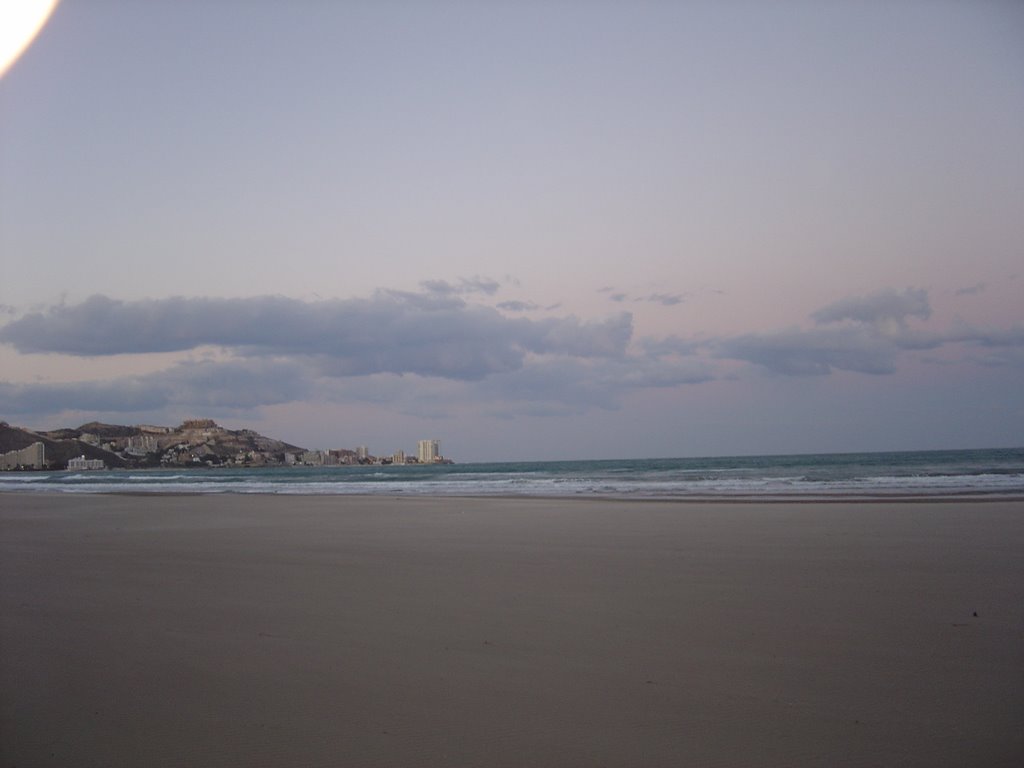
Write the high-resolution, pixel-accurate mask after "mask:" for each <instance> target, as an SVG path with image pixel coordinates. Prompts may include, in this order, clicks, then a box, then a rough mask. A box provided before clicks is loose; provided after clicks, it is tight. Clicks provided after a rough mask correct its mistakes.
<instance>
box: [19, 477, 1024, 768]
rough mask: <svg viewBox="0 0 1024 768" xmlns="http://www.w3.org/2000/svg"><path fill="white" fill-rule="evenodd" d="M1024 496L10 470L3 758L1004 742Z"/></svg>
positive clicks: (898, 747) (114, 762)
mask: <svg viewBox="0 0 1024 768" xmlns="http://www.w3.org/2000/svg"><path fill="white" fill-rule="evenodd" d="M1022 512H1024V506H1022V504H1021V502H1020V501H995V500H992V501H986V502H985V503H978V501H977V500H973V499H972V500H964V499H952V498H949V499H928V500H927V501H910V502H908V501H907V500H904V499H900V500H898V501H893V500H885V501H875V502H870V503H869V502H865V501H861V500H857V501H850V500H841V501H840V500H837V501H836V502H835V503H820V502H813V503H794V502H793V501H786V502H780V503H766V502H765V501H744V502H739V503H737V502H736V501H735V500H724V499H720V500H716V501H715V502H714V503H709V502H708V501H706V500H705V501H700V502H696V501H690V500H687V501H683V502H682V503H681V502H680V501H679V500H658V501H654V500H644V501H640V500H632V499H631V500H621V499H605V498H601V499H580V498H558V499H554V498H538V497H530V498H509V497H502V498H496V497H488V498H467V497H457V498H455V497H443V498H442V497H427V496H406V497H398V498H396V497H393V496H386V495H349V496H320V497H315V496H281V495H277V496H275V495H270V494H254V495H246V496H243V495H236V494H199V495H194V496H188V497H186V496H181V495H177V494H169V495H162V494H161V495H156V494H146V495H144V496H138V495H123V494H89V495H84V496H83V495H72V494H50V493H26V494H18V493H6V494H0V548H2V552H3V557H0V605H2V607H3V617H4V621H3V622H2V623H0V649H2V651H0V689H2V690H3V691H4V692H5V695H4V696H3V697H0V764H3V765H33V766H42V767H44V768H45V767H46V766H64V765H86V764H88V765H101V764H102V765H108V766H112V768H118V767H119V766H132V765H148V766H155V767H156V768H161V767H162V766H177V765H208V766H213V767H214V768H229V767H233V766H277V765H337V764H348V765H360V766H368V767H369V768H374V767H376V766H389V765H421V766H478V767H480V768H489V767H491V766H493V767H494V768H500V767H502V766H508V765H522V764H528V765H531V766H538V767H539V768H549V767H550V768H561V767H563V766H583V765H609V766H612V765H618V766H626V765H644V766H650V767H651V768H660V767H661V766H665V767H667V766H677V765H698V766H700V765H759V766H780V767H781V766H801V765H885V764H891V763H894V762H896V763H899V764H900V765H902V766H908V767H910V768H916V767H917V766H920V767H921V768H924V766H928V768H944V767H948V768H952V767H953V766H957V767H959V766H963V765H985V766H991V767H992V768H1000V767H1001V766H1007V767H1009V766H1017V765H1019V764H1020V758H1021V756H1022V755H1024V732H1022V731H1021V730H1020V727H1019V726H1020V723H1021V722H1022V720H1024V688H1022V687H1021V686H1020V680H1021V676H1022V674H1024V658H1022V656H1021V652H1020V638H1021V637H1022V635H1024V617H1022V615H1021V613H1020V605H1021V603H1022V600H1024V560H1022V559H1021V557H1020V552H1022V551H1024V514H1022Z"/></svg>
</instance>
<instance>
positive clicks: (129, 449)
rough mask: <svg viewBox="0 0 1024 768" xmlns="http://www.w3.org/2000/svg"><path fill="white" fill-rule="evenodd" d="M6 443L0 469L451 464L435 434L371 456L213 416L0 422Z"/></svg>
mask: <svg viewBox="0 0 1024 768" xmlns="http://www.w3.org/2000/svg"><path fill="white" fill-rule="evenodd" d="M16 446H17V447H16ZM22 446H27V447H22ZM3 448H15V450H8V451H6V452H0V470H45V469H50V470H61V469H65V468H66V469H68V470H72V471H81V470H94V469H105V468H115V469H116V468H147V467H149V468H156V467H203V466H208V467H272V466H286V467H293V466H314V467H328V466H348V465H366V464H370V465H392V464H393V465H397V466H403V465H407V464H452V463H454V462H452V461H451V460H450V459H446V458H444V457H443V456H442V455H441V442H440V441H439V440H436V439H425V440H420V441H418V443H417V446H416V452H415V453H413V454H407V453H406V451H405V450H403V449H398V450H395V451H393V452H391V453H390V454H388V455H384V456H374V455H373V454H371V453H370V449H369V448H368V447H367V446H366V445H359V446H356V448H355V450H350V449H347V448H336V449H331V450H306V449H304V448H300V447H298V446H295V445H290V444H288V443H285V442H283V441H281V440H275V439H272V438H268V437H264V436H263V435H260V434H258V433H257V432H254V431H252V430H250V429H241V430H230V429H225V428H224V427H221V426H220V425H218V424H217V423H216V422H215V421H213V420H212V419H188V420H186V421H184V422H182V424H181V425H180V426H178V427H160V426H153V425H151V424H146V425H136V426H124V425H117V424H101V423H99V422H90V423H89V424H83V425H82V426H81V427H78V428H77V429H57V430H51V431H46V432H34V431H32V430H29V429H25V428H22V427H12V426H10V425H9V424H7V423H6V422H0V451H2V449H3Z"/></svg>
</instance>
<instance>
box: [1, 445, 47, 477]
mask: <svg viewBox="0 0 1024 768" xmlns="http://www.w3.org/2000/svg"><path fill="white" fill-rule="evenodd" d="M45 468H46V446H44V445H43V444H42V443H38V442H36V443H32V445H30V446H28V447H26V448H22V449H20V450H17V451H7V452H6V453H0V471H8V470H12V469H45Z"/></svg>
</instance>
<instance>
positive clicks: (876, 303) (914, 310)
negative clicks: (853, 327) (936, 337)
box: [811, 288, 932, 325]
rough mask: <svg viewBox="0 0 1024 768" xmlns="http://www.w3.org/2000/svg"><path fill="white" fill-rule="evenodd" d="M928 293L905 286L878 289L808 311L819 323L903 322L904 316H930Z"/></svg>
mask: <svg viewBox="0 0 1024 768" xmlns="http://www.w3.org/2000/svg"><path fill="white" fill-rule="evenodd" d="M931 312H932V310H931V307H930V306H929V304H928V292H927V291H925V290H923V289H920V288H918V289H914V288H907V289H906V290H905V291H903V292H902V293H898V292H896V291H892V290H889V291H881V292H879V293H874V294H871V295H870V296H859V297H853V298H848V299H841V300H840V301H837V302H835V303H834V304H829V305H828V306H826V307H822V308H821V309H819V310H818V311H817V312H814V313H812V314H811V319H812V320H814V321H815V322H817V323H819V324H823V323H836V322H840V321H842V320H852V321H854V322H857V323H869V324H872V325H891V324H894V323H895V324H899V325H902V324H905V323H906V321H907V318H908V317H917V318H920V319H921V320H927V319H928V318H929V317H930V316H931Z"/></svg>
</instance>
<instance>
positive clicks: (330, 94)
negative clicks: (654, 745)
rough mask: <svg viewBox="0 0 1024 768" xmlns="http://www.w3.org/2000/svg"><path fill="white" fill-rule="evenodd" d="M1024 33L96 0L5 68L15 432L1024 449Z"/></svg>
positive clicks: (5, 319) (522, 444) (0, 187)
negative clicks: (139, 430)
mask: <svg viewBox="0 0 1024 768" xmlns="http://www.w3.org/2000/svg"><path fill="white" fill-rule="evenodd" d="M2 24H3V20H2V19H0V25H2ZM1022 40H1024V5H1022V4H1020V3H1015V2H1000V1H998V0H981V1H980V2H973V3H961V2H954V1H953V0H932V1H928V2H925V1H924V0H908V1H907V2H900V3H887V4H883V3H878V4H870V3H868V4H866V3H860V2H854V1H853V0H839V1H838V2H830V3H821V4H813V3H806V2H802V1H801V0H780V1H779V2H772V3H745V2H736V3H718V2H702V1H701V0H697V1H695V2H687V3H662V2H653V1H652V2H644V1H643V0H641V2H637V3H629V4H625V3H622V4H617V3H606V4H602V3H597V4H595V3H576V2H567V3H533V4H522V3H511V2H507V3H506V2H495V3H487V4H482V5H473V4H465V3H460V2H454V1H452V2H448V1H440V0H438V1H436V2H433V1H430V0H428V1H427V2H423V3H402V2H399V3H386V4H364V3H345V2H341V3H315V2H308V1H305V0H300V1H299V2H297V3H280V2H272V1H271V0H255V1H254V2H251V3H246V4H244V7H243V6H242V5H239V4H233V3H211V4H192V3H186V4H180V3H132V2H127V0H111V1H110V2H104V3H88V2H81V1H80V0H64V2H61V3H60V4H59V5H58V6H57V7H56V10H55V11H54V12H53V14H52V16H51V17H50V19H49V22H48V23H47V24H46V25H45V26H44V27H43V28H42V30H41V32H40V33H39V34H38V36H37V37H36V39H35V41H34V42H33V43H32V44H31V45H30V46H29V47H28V48H27V49H26V50H25V51H24V53H23V54H22V55H21V56H20V58H18V60H17V61H15V62H14V63H13V65H11V66H10V67H9V68H8V69H7V70H6V71H5V72H3V74H2V75H0V114H2V115H3V119H2V120H0V261H2V263H3V276H2V281H0V420H5V421H8V422H10V423H11V424H17V425H21V426H26V427H29V428H33V429H54V428H57V427H61V426H68V425H76V426H77V425H79V424H82V423H85V422H89V421H92V420H100V421H106V422H111V423H121V424H130V423H157V424H159V423H172V424H173V423H180V422H181V421H182V420H183V419H185V418H190V417H193V416H195V415H196V414H202V415H203V416H206V417H210V418H214V419H216V420H217V422H218V423H220V424H222V425H224V426H226V427H229V428H253V429H256V430H258V431H259V432H261V433H263V434H265V435H272V436H274V437H276V438H278V439H280V440H282V441H286V442H289V443H292V444H295V445H302V446H309V447H317V446H329V445H331V444H333V443H335V442H337V441H343V443H344V444H347V445H349V446H353V447H354V446H360V445H373V446H378V449H377V450H383V448H382V447H383V446H391V448H389V449H388V452H387V453H384V455H391V456H393V452H394V451H395V450H401V451H403V452H404V453H405V454H406V455H408V456H413V455H416V456H418V447H417V451H416V452H413V450H412V449H413V447H414V446H413V443H412V441H415V440H419V439H421V438H423V437H424V436H430V435H435V436H440V438H441V439H443V441H444V448H445V453H446V454H450V455H451V456H452V457H454V458H455V459H456V460H459V461H468V460H480V461H491V460H494V461H498V460H528V459H538V460H539V459H571V458H617V457H654V456H682V457H685V456H715V455H717V456H721V455H750V454H781V453H816V452H843V451H870V450H914V449H922V450H924V449H939V448H972V447H975V448H980V447H997V446H1019V445H1022V444H1024V402H1022V399H1021V392H1024V274H1022V267H1021V265H1022V264H1024V228H1022V227H1021V225H1020V217H1021V211H1024V185H1022V184H1021V179H1024V142H1022V141H1021V138H1020V137H1021V136H1024V45H1022V43H1021V41H1022Z"/></svg>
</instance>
